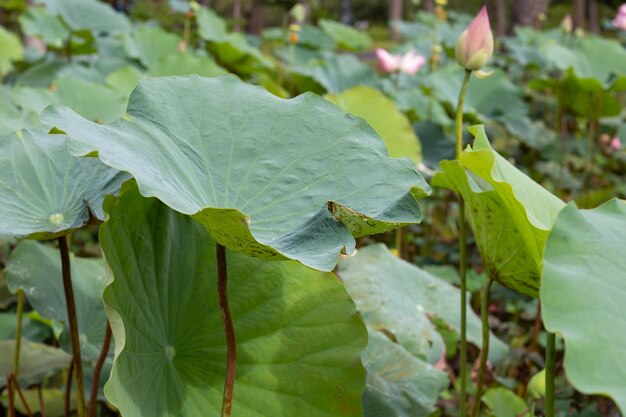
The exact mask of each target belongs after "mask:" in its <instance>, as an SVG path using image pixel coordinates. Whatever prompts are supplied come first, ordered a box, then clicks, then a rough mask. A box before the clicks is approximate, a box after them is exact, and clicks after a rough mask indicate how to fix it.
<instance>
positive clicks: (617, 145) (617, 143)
mask: <svg viewBox="0 0 626 417" xmlns="http://www.w3.org/2000/svg"><path fill="white" fill-rule="evenodd" d="M609 146H610V147H611V149H614V150H616V151H619V150H620V149H622V141H621V139H620V138H618V137H614V138H613V139H611V143H610V144H609Z"/></svg>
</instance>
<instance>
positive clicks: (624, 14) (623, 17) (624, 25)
mask: <svg viewBox="0 0 626 417" xmlns="http://www.w3.org/2000/svg"><path fill="white" fill-rule="evenodd" d="M613 26H615V27H616V28H618V29H620V30H626V3H624V4H622V5H621V6H619V8H618V9H617V15H616V16H615V19H613Z"/></svg>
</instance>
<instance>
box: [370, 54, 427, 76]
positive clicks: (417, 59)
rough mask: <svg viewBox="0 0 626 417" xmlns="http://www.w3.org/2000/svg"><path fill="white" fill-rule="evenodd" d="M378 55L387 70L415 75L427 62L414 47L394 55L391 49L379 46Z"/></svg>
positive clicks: (384, 69)
mask: <svg viewBox="0 0 626 417" xmlns="http://www.w3.org/2000/svg"><path fill="white" fill-rule="evenodd" d="M376 57H377V58H378V62H380V66H381V67H382V69H383V71H385V72H398V71H399V72H403V73H405V74H408V75H413V74H415V73H416V72H417V71H419V70H420V68H422V67H423V66H424V64H426V58H425V57H424V56H423V55H420V54H418V53H417V52H415V51H414V50H413V49H411V50H410V51H409V52H407V53H406V54H404V55H394V54H392V53H390V52H389V51H387V50H385V49H382V48H377V49H376Z"/></svg>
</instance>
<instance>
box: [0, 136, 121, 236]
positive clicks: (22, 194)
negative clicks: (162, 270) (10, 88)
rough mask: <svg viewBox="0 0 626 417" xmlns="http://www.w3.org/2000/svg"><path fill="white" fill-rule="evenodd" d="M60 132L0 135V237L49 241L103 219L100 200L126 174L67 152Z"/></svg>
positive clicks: (113, 190) (116, 185)
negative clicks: (93, 219) (91, 221)
mask: <svg viewBox="0 0 626 417" xmlns="http://www.w3.org/2000/svg"><path fill="white" fill-rule="evenodd" d="M66 143H67V140H66V138H65V137H64V136H62V135H48V134H46V133H41V132H36V131H29V130H26V131H20V132H17V133H13V134H9V135H2V136H0V202H1V203H0V219H1V220H0V236H17V237H30V238H35V239H52V238H54V237H58V236H61V235H63V234H66V233H68V232H69V231H70V230H72V229H77V228H80V227H82V226H83V225H85V224H86V223H87V222H88V221H89V218H90V216H91V215H93V216H95V217H96V218H98V219H100V220H103V219H104V213H103V212H102V200H103V198H104V196H105V195H106V194H110V193H114V192H117V190H118V188H119V186H120V184H121V183H122V182H123V181H124V180H125V179H127V178H128V176H127V175H126V174H123V173H120V172H118V171H115V170H113V169H111V168H109V167H107V166H106V165H104V164H102V163H100V162H99V161H97V160H93V159H79V158H74V157H72V156H71V155H70V154H69V153H68V152H67V144H66Z"/></svg>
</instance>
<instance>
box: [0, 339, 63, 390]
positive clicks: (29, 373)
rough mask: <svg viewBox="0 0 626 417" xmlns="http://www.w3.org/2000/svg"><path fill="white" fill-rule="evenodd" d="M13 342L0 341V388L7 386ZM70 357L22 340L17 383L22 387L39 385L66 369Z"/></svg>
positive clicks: (56, 349)
mask: <svg viewBox="0 0 626 417" xmlns="http://www.w3.org/2000/svg"><path fill="white" fill-rule="evenodd" d="M14 354H15V340H0V388H2V387H5V386H6V384H7V379H6V375H7V373H9V372H10V371H12V370H13V355H14ZM71 359H72V358H71V356H70V355H68V354H67V353H65V352H63V351H62V350H61V349H58V348H55V347H52V346H48V345H44V344H41V343H36V342H31V341H29V340H26V339H22V341H21V343H20V369H19V372H18V377H17V382H18V383H19V384H20V386H22V387H27V386H29V385H33V384H39V383H41V382H43V381H44V380H45V379H46V378H49V377H50V376H52V375H54V374H56V373H57V372H59V371H61V370H63V369H65V368H67V367H68V366H69V364H70V360H71Z"/></svg>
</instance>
